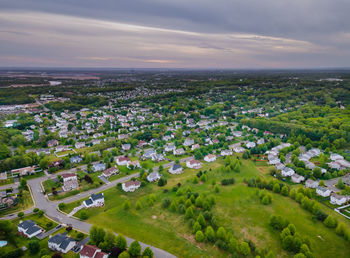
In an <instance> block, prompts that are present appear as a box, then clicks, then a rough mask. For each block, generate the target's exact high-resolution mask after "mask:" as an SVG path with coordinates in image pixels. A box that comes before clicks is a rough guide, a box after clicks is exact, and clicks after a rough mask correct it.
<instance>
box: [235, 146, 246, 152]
mask: <svg viewBox="0 0 350 258" xmlns="http://www.w3.org/2000/svg"><path fill="white" fill-rule="evenodd" d="M233 151H234V152H236V153H240V152H244V151H245V149H244V148H243V147H241V146H236V147H234V148H233Z"/></svg>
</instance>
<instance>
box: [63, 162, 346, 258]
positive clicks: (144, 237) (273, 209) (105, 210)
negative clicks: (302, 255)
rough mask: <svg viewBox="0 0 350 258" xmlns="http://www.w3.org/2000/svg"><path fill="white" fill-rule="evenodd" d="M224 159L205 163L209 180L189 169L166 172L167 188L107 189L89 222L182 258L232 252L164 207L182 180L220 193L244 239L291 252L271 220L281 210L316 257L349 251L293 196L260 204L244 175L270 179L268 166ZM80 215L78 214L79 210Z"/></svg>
mask: <svg viewBox="0 0 350 258" xmlns="http://www.w3.org/2000/svg"><path fill="white" fill-rule="evenodd" d="M222 164H223V160H222V159H221V158H219V159H218V160H217V161H216V162H213V163H205V162H204V163H203V166H202V169H201V170H202V171H204V170H207V171H208V173H207V175H208V181H207V182H205V183H198V184H193V183H192V178H193V177H194V175H195V174H196V173H197V172H198V170H193V169H184V173H183V174H181V175H170V174H169V173H167V172H163V174H164V176H165V178H167V180H168V184H167V185H166V186H165V187H162V188H161V187H158V186H157V185H156V184H147V185H146V186H145V187H143V188H141V189H138V190H136V192H134V193H123V192H122V191H120V190H118V189H116V188H112V189H108V190H107V191H105V192H104V194H105V203H106V205H105V207H102V208H94V209H89V210H87V213H88V220H87V221H88V222H90V223H92V224H96V225H99V226H102V227H105V228H107V229H110V230H113V231H115V232H118V233H122V234H124V235H126V236H129V237H132V238H135V239H137V240H139V241H142V242H145V243H148V244H152V245H154V246H157V247H159V248H162V249H164V250H166V251H169V252H170V253H173V254H174V255H177V256H179V257H208V256H209V257H227V256H228V253H225V252H222V251H220V250H219V249H217V248H216V247H214V246H213V245H212V244H203V243H202V244H198V243H196V242H195V240H194V239H193V235H192V234H191V229H190V227H189V225H188V222H187V221H185V220H184V216H183V215H180V214H178V213H173V212H170V211H169V210H166V209H163V208H162V207H161V203H162V200H163V199H164V198H165V197H169V198H170V199H172V198H174V197H175V192H173V191H171V189H172V187H173V186H175V185H176V184H177V183H179V182H180V183H181V184H182V186H181V187H184V186H186V185H191V187H192V188H193V191H194V192H198V193H202V192H205V193H209V194H211V195H213V196H215V199H216V205H215V206H214V207H213V209H212V211H213V213H214V214H215V215H216V216H217V217H218V218H219V225H220V226H224V227H225V228H226V229H228V230H230V231H231V232H232V233H233V234H234V235H235V236H236V237H238V238H239V239H240V240H241V241H243V240H245V239H250V240H252V241H253V242H254V243H255V245H256V246H257V248H258V249H259V250H262V249H266V250H272V251H273V252H274V253H275V254H278V255H279V257H290V256H291V254H290V253H286V252H285V251H284V250H283V249H282V247H281V243H280V238H279V234H280V232H277V231H274V230H272V229H271V228H270V226H269V225H268V224H269V219H270V216H271V215H281V216H283V217H285V218H287V219H288V220H289V221H290V222H291V223H293V224H294V225H295V226H296V228H297V231H298V232H300V233H301V234H302V235H303V236H307V237H308V238H309V239H310V242H311V248H312V250H313V252H314V254H315V256H316V257H320V256H322V257H347V256H348V254H349V252H350V246H349V243H348V242H346V241H345V240H344V239H343V238H342V237H340V236H338V235H337V234H336V233H335V231H334V230H332V229H328V228H326V227H325V226H324V225H323V224H322V223H320V222H318V221H313V220H312V215H311V214H310V213H309V212H307V211H305V210H303V209H302V208H301V207H300V205H299V204H298V203H296V202H295V201H294V200H292V199H290V198H288V197H283V196H281V195H277V194H273V193H272V194H273V201H272V204H270V205H267V206H265V205H262V204H261V203H260V200H259V198H258V196H257V195H256V191H257V189H255V188H248V187H247V186H246V185H245V184H244V183H243V179H244V178H250V177H253V176H257V175H258V176H261V177H268V178H271V176H270V175H268V172H267V169H268V166H266V165H264V164H259V166H258V167H256V165H255V164H254V163H253V162H252V161H246V160H244V161H243V164H242V166H241V172H240V173H233V172H230V173H226V172H222V171H221V169H219V168H220V166H221V165H222ZM231 177H234V178H235V179H236V183H235V184H234V185H230V186H220V192H219V193H214V191H213V186H212V182H213V181H216V182H217V183H219V182H220V181H221V180H222V179H223V178H231ZM164 189H168V190H169V192H167V193H164V191H163V190H164ZM151 193H154V194H155V195H156V199H157V200H156V202H155V203H154V205H153V206H149V205H147V202H146V198H147V196H149V194H151ZM126 199H129V200H130V201H131V203H132V207H131V209H130V210H129V211H125V210H123V208H122V203H123V202H124V201H125V200H126ZM137 200H142V202H143V203H144V207H143V208H142V209H140V210H136V209H135V203H136V201H137ZM77 204H78V203H77V202H76V203H75V204H72V205H71V206H70V207H69V209H70V210H71V209H73V208H74V207H75V206H77ZM69 205H70V204H69ZM328 212H329V211H328ZM76 216H79V212H78V213H77V214H76ZM334 216H336V217H337V219H338V220H339V221H340V220H341V221H343V222H345V223H348V225H349V222H347V221H346V220H344V218H340V215H337V214H334ZM105 225H108V226H105ZM174 229H176V230H174Z"/></svg>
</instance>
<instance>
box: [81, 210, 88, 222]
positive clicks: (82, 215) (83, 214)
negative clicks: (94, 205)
mask: <svg viewBox="0 0 350 258" xmlns="http://www.w3.org/2000/svg"><path fill="white" fill-rule="evenodd" d="M87 218H88V215H87V212H86V211H85V210H82V211H81V212H80V219H81V220H86V219H87Z"/></svg>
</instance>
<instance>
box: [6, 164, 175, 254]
mask: <svg viewBox="0 0 350 258" xmlns="http://www.w3.org/2000/svg"><path fill="white" fill-rule="evenodd" d="M80 168H81V167H80ZM75 170H76V169H70V170H68V171H62V172H60V173H57V174H54V175H49V176H47V175H46V176H44V177H39V178H34V179H31V180H28V181H27V183H28V186H29V187H30V189H31V190H32V194H33V199H34V206H35V207H38V208H39V209H41V210H44V211H45V214H46V215H47V216H48V217H50V218H51V219H53V220H55V221H57V222H58V223H61V224H65V225H68V224H70V225H72V226H73V228H75V229H78V230H80V231H83V232H86V233H88V232H89V231H90V228H91V227H92V225H91V224H89V223H86V222H83V221H80V220H77V219H74V218H72V217H68V216H66V215H65V214H63V213H61V212H59V211H58V209H57V206H58V203H60V202H64V203H70V202H73V201H77V200H80V199H82V198H85V197H88V196H90V195H91V194H92V193H98V192H101V191H104V190H106V189H108V188H111V187H114V186H116V185H117V184H118V183H123V182H126V181H129V180H130V179H131V178H133V177H139V173H134V174H131V175H128V176H125V177H122V178H119V179H117V180H114V181H113V182H111V183H110V184H106V185H103V186H101V187H99V188H96V189H92V190H90V191H87V192H83V193H80V194H78V195H75V196H72V197H70V198H66V199H64V200H60V201H49V200H48V199H47V198H46V196H45V195H44V194H43V193H42V189H41V182H42V181H45V180H47V179H49V178H52V177H56V176H57V175H58V174H62V173H67V172H74V171H75ZM32 210H33V208H31V209H29V210H27V211H26V212H27V213H26V212H25V214H29V213H31V212H32ZM16 217H17V216H16V215H14V216H6V217H2V218H0V219H13V218H16ZM126 240H127V242H128V244H130V243H131V242H132V241H134V239H132V238H128V237H126ZM140 245H141V247H142V250H143V249H144V248H146V247H150V248H151V249H152V251H153V253H154V255H155V257H164V258H173V257H176V256H174V255H172V254H170V253H168V252H166V251H164V250H161V249H159V248H157V247H154V246H150V245H147V244H144V243H141V242H140Z"/></svg>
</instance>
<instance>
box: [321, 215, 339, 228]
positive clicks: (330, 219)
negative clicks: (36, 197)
mask: <svg viewBox="0 0 350 258" xmlns="http://www.w3.org/2000/svg"><path fill="white" fill-rule="evenodd" d="M323 224H325V226H326V227H328V228H335V227H336V226H337V224H338V222H337V220H336V219H335V218H333V217H332V216H331V215H329V216H328V217H327V218H326V219H325V221H324V222H323Z"/></svg>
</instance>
